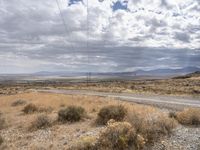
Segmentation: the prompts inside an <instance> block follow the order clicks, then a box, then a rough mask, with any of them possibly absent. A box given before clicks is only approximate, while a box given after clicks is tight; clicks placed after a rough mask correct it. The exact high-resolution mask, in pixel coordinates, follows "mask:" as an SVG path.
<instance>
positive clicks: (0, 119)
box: [0, 112, 6, 130]
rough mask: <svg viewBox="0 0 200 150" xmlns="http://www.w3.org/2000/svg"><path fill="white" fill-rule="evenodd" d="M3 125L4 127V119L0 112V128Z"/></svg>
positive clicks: (0, 128) (2, 127)
mask: <svg viewBox="0 0 200 150" xmlns="http://www.w3.org/2000/svg"><path fill="white" fill-rule="evenodd" d="M5 127H6V120H5V118H4V116H3V114H2V113H1V112H0V130H2V129H4V128H5Z"/></svg>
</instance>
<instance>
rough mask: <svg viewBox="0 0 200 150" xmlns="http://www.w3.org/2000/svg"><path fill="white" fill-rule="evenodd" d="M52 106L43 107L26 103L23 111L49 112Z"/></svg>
mask: <svg viewBox="0 0 200 150" xmlns="http://www.w3.org/2000/svg"><path fill="white" fill-rule="evenodd" d="M52 110H53V108H52V107H44V106H37V105H35V104H28V105H26V106H25V107H24V108H23V110H22V111H23V112H24V113H25V114H32V113H35V112H40V113H42V112H46V113H50V112H52Z"/></svg>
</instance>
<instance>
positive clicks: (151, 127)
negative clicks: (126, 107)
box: [127, 107, 177, 143]
mask: <svg viewBox="0 0 200 150" xmlns="http://www.w3.org/2000/svg"><path fill="white" fill-rule="evenodd" d="M127 120H128V121H129V122H130V123H131V124H132V125H133V127H134V128H135V130H136V132H137V134H141V135H142V136H143V137H144V138H145V140H146V142H147V143H154V142H155V141H157V140H160V138H161V137H163V136H165V135H169V134H170V133H171V132H172V130H173V129H174V128H175V127H176V126H177V123H176V121H175V120H174V119H170V118H168V116H167V115H164V114H162V113H158V112H157V111H155V110H151V109H144V111H142V110H140V109H138V108H137V107H135V108H133V109H132V110H131V111H130V112H129V114H128V119H127Z"/></svg>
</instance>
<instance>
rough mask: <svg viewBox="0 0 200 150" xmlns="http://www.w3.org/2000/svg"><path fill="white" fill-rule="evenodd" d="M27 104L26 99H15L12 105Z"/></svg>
mask: <svg viewBox="0 0 200 150" xmlns="http://www.w3.org/2000/svg"><path fill="white" fill-rule="evenodd" d="M25 104H26V101H25V100H21V99H19V100H16V101H14V102H13V103H12V104H11V106H13V107H15V106H21V105H25Z"/></svg>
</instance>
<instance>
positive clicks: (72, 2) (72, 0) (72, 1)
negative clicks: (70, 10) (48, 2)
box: [68, 0, 83, 6]
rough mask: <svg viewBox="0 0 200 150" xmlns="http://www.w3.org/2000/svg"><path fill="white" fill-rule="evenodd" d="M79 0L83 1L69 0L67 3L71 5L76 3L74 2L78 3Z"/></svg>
mask: <svg viewBox="0 0 200 150" xmlns="http://www.w3.org/2000/svg"><path fill="white" fill-rule="evenodd" d="M79 2H83V0H70V1H69V3H68V5H69V6H70V5H73V4H76V3H79Z"/></svg>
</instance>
